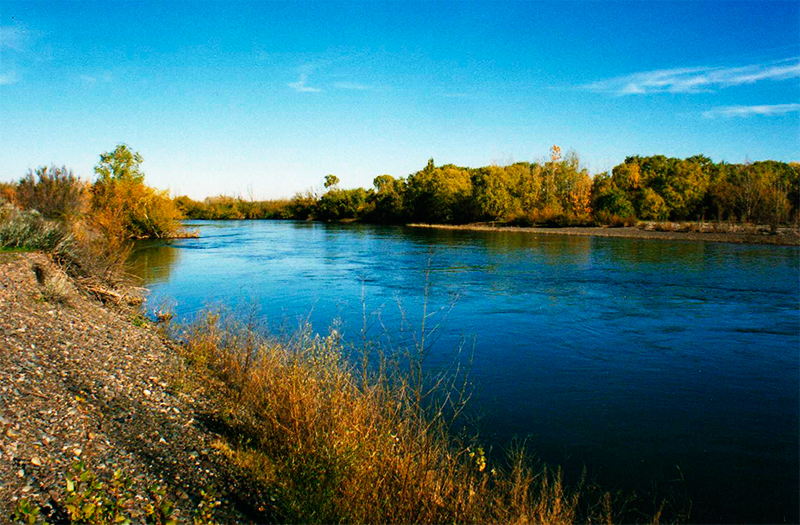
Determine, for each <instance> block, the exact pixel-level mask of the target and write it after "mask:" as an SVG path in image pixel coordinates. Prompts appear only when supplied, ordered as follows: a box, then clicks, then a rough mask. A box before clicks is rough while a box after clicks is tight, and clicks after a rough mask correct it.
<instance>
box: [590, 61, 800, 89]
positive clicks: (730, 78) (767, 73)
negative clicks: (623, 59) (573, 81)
mask: <svg viewBox="0 0 800 525" xmlns="http://www.w3.org/2000/svg"><path fill="white" fill-rule="evenodd" d="M793 78H800V57H793V58H788V59H785V60H778V61H774V62H768V63H765V64H751V65H747V66H739V67H693V68H676V69H658V70H654V71H643V72H640V73H633V74H631V75H624V76H621V77H614V78H609V79H606V80H600V81H598V82H592V83H591V84H586V85H584V86H583V87H584V88H586V89H589V90H591V91H596V92H599V93H611V94H614V95H617V96H624V95H646V94H650V93H703V92H711V91H715V90H717V89H720V88H726V87H730V86H739V85H743V84H753V83H755V82H759V81H762V80H789V79H793Z"/></svg>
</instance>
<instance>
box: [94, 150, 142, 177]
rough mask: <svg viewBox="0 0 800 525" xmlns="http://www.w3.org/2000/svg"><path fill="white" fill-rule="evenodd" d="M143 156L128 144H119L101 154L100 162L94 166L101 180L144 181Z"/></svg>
mask: <svg viewBox="0 0 800 525" xmlns="http://www.w3.org/2000/svg"><path fill="white" fill-rule="evenodd" d="M142 162H144V160H143V159H142V156H141V155H139V153H137V152H135V151H131V149H130V148H129V147H128V146H127V144H118V145H117V147H116V148H114V151H111V152H106V153H103V154H101V155H100V163H99V164H98V165H97V166H95V167H94V172H95V173H96V174H97V177H98V181H99V182H105V181H107V180H117V181H131V182H144V173H142V171H141V169H140V166H141V164H142Z"/></svg>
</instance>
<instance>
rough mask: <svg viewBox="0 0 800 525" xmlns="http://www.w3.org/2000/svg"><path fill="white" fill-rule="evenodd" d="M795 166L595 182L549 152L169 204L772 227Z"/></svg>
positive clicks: (550, 222) (708, 169)
mask: <svg viewBox="0 0 800 525" xmlns="http://www.w3.org/2000/svg"><path fill="white" fill-rule="evenodd" d="M799 181H800V164H797V163H792V164H786V163H782V162H775V161H764V162H755V163H752V164H751V163H745V164H726V163H724V162H720V163H718V164H715V163H713V162H712V161H711V160H710V159H708V158H707V157H704V156H702V155H697V156H694V157H690V158H687V159H675V158H667V157H664V156H653V157H628V158H627V159H625V162H624V163H622V164H620V165H618V166H615V167H614V168H613V170H612V171H611V174H609V173H600V174H597V175H595V176H594V177H592V176H590V175H589V172H588V170H587V169H586V168H585V167H583V166H582V165H581V163H580V159H579V157H578V155H577V154H575V153H574V152H568V153H567V154H565V155H562V152H561V149H560V148H559V147H558V146H553V147H552V148H551V150H550V155H549V159H548V160H546V161H542V162H534V163H530V162H517V163H514V164H510V165H508V166H496V165H492V166H486V167H482V168H463V167H458V166H455V165H452V164H447V165H444V166H436V165H435V163H434V161H433V159H431V160H430V161H428V164H427V165H426V166H425V168H423V169H422V170H420V171H417V172H415V173H412V174H411V175H409V176H408V177H404V178H399V179H396V178H394V177H392V176H391V175H380V176H378V177H375V179H374V181H373V187H372V188H369V189H364V188H356V189H342V188H340V187H339V183H340V180H339V178H338V177H336V176H335V175H328V176H327V177H326V178H325V184H324V188H325V192H324V193H322V194H321V195H316V194H314V193H312V192H306V193H303V194H298V195H296V196H295V197H294V198H292V199H290V200H280V201H253V200H244V199H241V198H234V197H222V196H221V197H212V198H208V199H206V200H205V201H203V202H198V201H194V200H192V199H190V198H188V197H179V198H178V199H177V200H176V204H177V206H178V208H180V209H181V211H183V213H184V214H185V215H186V216H187V217H189V218H197V219H299V220H306V219H316V220H322V221H349V220H360V221H364V222H373V223H384V224H404V223H408V222H421V223H456V224H458V223H468V222H502V223H507V224H513V225H520V226H530V225H546V226H569V225H592V224H606V225H612V226H622V225H632V224H634V223H635V222H636V220H637V219H643V220H651V221H666V220H673V221H683V220H697V221H705V220H717V221H729V222H746V223H749V222H757V223H761V224H770V225H772V226H773V227H777V226H778V225H781V224H788V223H793V224H797V222H798V217H800V213H799V211H798V206H799V205H800V191H798V187H800V182H799Z"/></svg>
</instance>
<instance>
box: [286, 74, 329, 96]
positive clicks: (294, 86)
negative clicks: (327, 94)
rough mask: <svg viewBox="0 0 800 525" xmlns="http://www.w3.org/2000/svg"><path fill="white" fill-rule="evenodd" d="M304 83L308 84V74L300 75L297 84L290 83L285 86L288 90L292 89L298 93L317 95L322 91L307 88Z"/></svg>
mask: <svg viewBox="0 0 800 525" xmlns="http://www.w3.org/2000/svg"><path fill="white" fill-rule="evenodd" d="M306 82H308V74H307V73H300V78H299V79H298V81H297V82H292V83H290V84H287V85H288V86H289V87H290V88H292V89H294V90H295V91H297V92H298V93H319V92H320V91H322V90H321V89H319V88H315V87H311V86H307V85H306Z"/></svg>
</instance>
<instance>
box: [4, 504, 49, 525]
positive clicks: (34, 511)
mask: <svg viewBox="0 0 800 525" xmlns="http://www.w3.org/2000/svg"><path fill="white" fill-rule="evenodd" d="M41 511H42V509H41V508H39V505H37V504H36V503H33V502H32V501H31V500H29V499H28V498H22V499H21V500H19V501H17V508H16V509H14V513H13V514H12V515H11V521H12V522H13V523H24V524H26V525H34V524H35V523H37V522H38V521H39V514H40V513H41ZM42 523H44V524H45V525H46V524H47V521H45V520H42Z"/></svg>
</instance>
